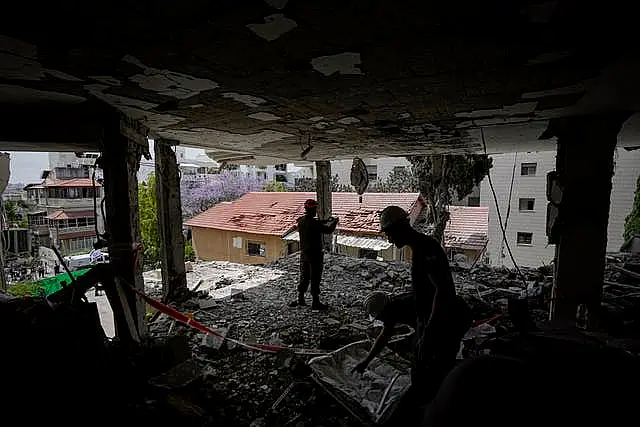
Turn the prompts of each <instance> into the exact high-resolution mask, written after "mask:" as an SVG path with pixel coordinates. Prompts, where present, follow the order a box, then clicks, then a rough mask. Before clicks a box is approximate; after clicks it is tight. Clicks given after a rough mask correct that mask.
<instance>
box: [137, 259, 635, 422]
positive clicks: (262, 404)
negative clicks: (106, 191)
mask: <svg viewBox="0 0 640 427" xmlns="http://www.w3.org/2000/svg"><path fill="white" fill-rule="evenodd" d="M621 268H622V270H621ZM633 268H635V267H633V265H632V264H629V263H628V260H627V261H624V262H622V261H620V260H619V259H614V260H610V262H609V264H608V265H607V273H606V277H605V285H606V286H605V297H604V301H605V308H606V309H607V313H613V315H609V316H608V317H607V319H608V320H609V323H612V322H613V320H615V321H617V322H618V323H616V324H615V325H617V326H620V327H621V328H622V329H621V330H624V332H629V325H636V323H635V320H633V319H636V318H637V319H640V313H639V312H638V310H637V309H636V308H635V305H634V304H635V303H636V300H637V297H638V296H640V275H639V276H635V275H634V274H638V273H634V271H638V272H639V273H640V269H638V270H633ZM453 270H454V281H455V283H456V287H457V290H458V293H459V294H460V295H461V296H462V297H463V298H464V299H465V300H466V301H467V303H468V304H469V306H470V307H471V308H472V311H473V314H474V319H475V320H476V325H478V326H476V327H475V329H472V331H470V333H469V334H468V336H467V337H466V338H467V339H469V340H472V341H473V340H476V341H477V340H479V339H480V337H484V339H485V340H486V335H487V334H492V335H500V334H501V333H505V332H508V331H509V330H511V328H512V325H511V324H510V322H509V318H508V316H507V308H508V306H509V300H512V299H514V298H515V299H519V300H520V301H527V306H528V308H529V311H530V313H532V314H533V316H532V317H533V318H534V320H536V321H539V322H542V321H545V320H546V319H547V317H548V307H549V301H550V295H551V288H552V275H551V273H552V271H551V269H550V268H547V267H545V268H538V269H531V268H520V271H519V272H517V271H513V270H509V269H506V268H490V267H487V266H478V267H476V268H474V269H471V270H470V269H468V268H464V267H459V266H456V265H454V266H453ZM298 271H299V255H292V256H289V257H287V258H283V259H280V260H277V261H275V262H272V263H270V264H267V265H264V266H241V265H236V264H230V263H220V262H207V263H196V264H194V265H193V271H192V272H190V273H189V287H190V288H191V289H192V290H197V293H198V295H199V297H196V298H193V299H192V300H190V301H188V302H187V303H186V304H184V305H182V306H180V307H177V308H178V309H180V310H181V311H183V312H185V313H192V314H193V318H194V319H195V320H197V321H199V322H201V323H202V324H204V325H206V326H207V327H209V328H212V329H214V330H216V331H217V332H218V333H220V334H221V335H223V336H227V337H229V338H231V339H235V340H239V341H241V342H244V343H261V344H272V345H281V346H289V347H293V348H296V349H310V350H316V351H317V350H335V349H337V348H340V347H342V346H345V345H347V344H350V343H353V342H355V341H358V340H362V339H366V338H371V337H373V336H375V328H374V326H375V325H374V324H372V322H371V321H370V320H369V319H368V318H367V316H365V314H364V312H363V309H362V301H363V299H364V298H365V296H366V295H367V294H368V293H369V292H371V291H373V290H384V291H387V292H391V293H394V294H397V293H402V292H407V291H409V290H410V286H411V285H410V284H411V266H410V265H409V264H406V263H400V262H382V261H377V260H370V259H356V258H351V257H347V256H343V255H336V254H330V255H326V256H325V269H324V275H323V281H322V287H321V289H322V294H321V295H322V298H323V300H324V301H325V302H326V303H328V304H329V306H330V307H331V308H330V310H329V311H328V312H318V311H312V310H311V309H310V308H309V307H296V308H290V307H289V306H288V303H289V302H290V301H292V300H293V299H294V298H295V297H296V286H297V282H298ZM629 272H631V273H629ZM147 276H149V275H147ZM147 288H148V289H151V290H155V291H156V292H157V291H158V290H159V287H156V285H154V284H153V283H152V281H149V280H148V281H147ZM220 289H225V292H226V290H228V289H234V291H233V292H227V293H226V294H225V295H226V297H223V296H221V294H220V292H219V291H220ZM630 319H631V320H630ZM612 324H613V323H612ZM149 328H150V331H151V334H152V336H155V337H157V338H158V339H166V338H167V337H176V336H184V337H185V338H186V339H187V341H188V342H189V345H190V348H191V351H192V352H193V360H194V361H195V363H196V365H197V366H198V369H199V374H198V375H199V380H198V381H197V382H193V383H192V386H191V387H194V386H193V384H198V386H197V387H198V389H199V391H198V392H197V393H194V394H193V396H194V399H196V400H197V403H195V402H194V401H189V400H188V399H187V398H185V397H184V396H183V397H182V398H183V401H182V402H183V403H184V399H187V400H186V401H187V402H189V403H184V404H183V405H182V406H179V407H184V408H187V409H184V411H186V412H188V413H191V412H193V407H194V406H195V407H198V408H200V411H201V412H202V413H206V414H208V415H209V417H212V418H211V421H212V422H214V423H221V424H222V425H253V426H256V427H257V426H266V425H290V426H310V425H342V426H352V425H359V423H358V421H357V420H355V419H354V418H353V417H352V416H351V414H349V413H348V412H347V411H346V410H345V409H344V408H343V407H342V406H341V405H340V404H339V403H337V402H336V400H335V399H334V398H332V397H331V396H328V395H327V394H326V393H325V392H324V391H323V390H322V389H321V388H320V387H319V386H318V385H316V384H314V383H312V382H310V381H309V379H308V374H309V370H308V367H307V366H306V362H307V361H308V360H309V358H310V356H309V355H298V354H294V353H293V352H292V351H282V352H280V353H278V354H270V353H264V352H258V351H251V350H247V349H245V348H243V347H241V346H239V345H237V344H235V343H232V342H229V341H222V340H220V339H217V338H214V337H211V336H204V335H203V334H201V333H199V332H198V331H195V330H193V329H191V328H187V327H185V326H182V325H180V324H177V323H175V322H174V321H172V320H171V319H170V318H168V317H166V316H164V315H161V316H159V317H158V318H157V319H156V320H154V321H153V322H152V323H151V324H150V325H149ZM625 328H626V329H625ZM635 332H636V334H635V335H636V336H637V335H638V332H639V331H637V330H636V331H635ZM407 341H408V340H405V342H403V343H399V344H398V345H397V347H396V348H394V350H396V351H398V353H399V354H401V355H406V356H408V352H409V351H410V348H411V346H410V345H408V342H407ZM461 354H462V355H463V356H466V355H468V354H470V353H464V352H462V353H461ZM189 369H190V371H189V372H192V369H191V367H190V368H189ZM190 375H192V374H190ZM221 399H223V400H221ZM189 408H190V409H189ZM201 412H198V413H201Z"/></svg>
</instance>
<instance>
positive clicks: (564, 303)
mask: <svg viewBox="0 0 640 427" xmlns="http://www.w3.org/2000/svg"><path fill="white" fill-rule="evenodd" d="M627 118H628V115H612V116H604V115H602V116H582V117H570V118H564V119H558V120H554V121H552V122H551V123H550V124H549V129H548V130H547V131H546V132H545V134H546V136H547V137H550V136H557V137H558V154H557V158H556V171H557V173H558V175H559V181H560V185H561V187H562V188H563V191H562V199H561V202H560V205H559V214H558V220H559V223H558V224H559V228H558V235H557V238H556V240H557V245H556V257H555V272H554V286H553V302H552V306H551V320H552V321H554V322H557V323H561V324H567V325H571V326H574V325H575V323H576V315H577V310H578V307H579V306H583V307H586V309H587V311H588V317H589V319H588V323H587V325H588V326H589V327H595V326H596V325H597V322H598V319H599V312H600V304H601V299H602V285H603V283H602V280H603V275H604V264H605V252H606V247H607V224H608V221H609V203H610V197H611V177H612V176H613V156H614V151H615V146H616V143H617V135H618V132H619V131H620V128H621V127H622V124H623V123H624V121H625V120H626V119H627Z"/></svg>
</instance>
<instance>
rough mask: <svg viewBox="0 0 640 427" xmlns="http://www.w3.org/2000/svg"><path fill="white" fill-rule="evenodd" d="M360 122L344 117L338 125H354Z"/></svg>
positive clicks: (355, 118)
mask: <svg viewBox="0 0 640 427" xmlns="http://www.w3.org/2000/svg"><path fill="white" fill-rule="evenodd" d="M358 122H360V119H359V118H357V117H344V118H342V119H340V120H338V123H340V124H341V125H352V124H354V123H358Z"/></svg>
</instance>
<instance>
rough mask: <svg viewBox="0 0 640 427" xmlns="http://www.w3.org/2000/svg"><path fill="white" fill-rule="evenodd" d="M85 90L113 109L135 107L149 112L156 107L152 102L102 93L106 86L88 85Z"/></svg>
mask: <svg viewBox="0 0 640 427" xmlns="http://www.w3.org/2000/svg"><path fill="white" fill-rule="evenodd" d="M84 88H85V90H87V91H88V92H89V93H91V94H92V95H94V96H95V97H96V98H99V99H101V100H103V101H104V102H106V103H107V104H109V105H113V106H114V107H135V108H140V109H143V110H150V109H152V108H155V107H157V106H158V104H154V103H152V102H147V101H142V100H140V99H135V98H127V97H126V96H121V95H114V94H111V93H105V92H104V91H105V90H107V89H109V86H107V85H101V84H89V85H84Z"/></svg>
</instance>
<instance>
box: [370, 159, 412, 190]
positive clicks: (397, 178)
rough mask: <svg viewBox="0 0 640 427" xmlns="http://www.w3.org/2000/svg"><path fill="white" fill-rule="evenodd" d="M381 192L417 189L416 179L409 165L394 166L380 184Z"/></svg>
mask: <svg viewBox="0 0 640 427" xmlns="http://www.w3.org/2000/svg"><path fill="white" fill-rule="evenodd" d="M379 187H380V192H383V193H411V192H414V191H418V181H417V179H416V177H415V176H414V175H413V171H412V170H411V168H410V167H402V166H399V167H395V168H393V171H391V173H390V174H389V176H388V177H387V180H386V181H385V182H384V183H382V184H381V185H380V186H379Z"/></svg>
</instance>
